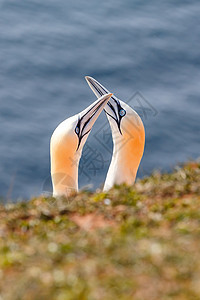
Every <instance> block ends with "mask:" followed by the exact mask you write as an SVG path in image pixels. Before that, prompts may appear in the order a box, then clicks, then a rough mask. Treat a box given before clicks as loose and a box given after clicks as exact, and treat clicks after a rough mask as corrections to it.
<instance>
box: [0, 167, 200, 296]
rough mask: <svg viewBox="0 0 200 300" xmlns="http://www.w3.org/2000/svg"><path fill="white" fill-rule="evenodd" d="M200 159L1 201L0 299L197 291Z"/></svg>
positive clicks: (199, 286)
mask: <svg viewBox="0 0 200 300" xmlns="http://www.w3.org/2000/svg"><path fill="white" fill-rule="evenodd" d="M199 182H200V164H199V163H197V162H189V163H187V164H186V165H184V166H183V167H181V168H176V169H175V171H174V172H173V173H172V174H163V175H162V174H159V173H154V174H152V175H151V176H150V177H148V178H145V179H143V180H140V181H138V182H137V183H136V185H135V187H134V188H132V187H126V186H120V187H115V188H114V189H113V190H112V191H110V192H109V193H106V194H105V193H101V192H97V193H89V192H82V193H80V194H78V195H74V196H73V197H70V198H69V199H61V200H59V201H58V200H57V201H56V200H55V199H53V198H48V199H47V198H42V197H41V198H35V199H32V200H31V201H29V202H24V203H18V204H5V205H2V206H1V207H0V296H1V297H0V298H1V299H12V300H17V299H20V300H23V299H30V300H31V299H40V300H42V299H58V300H65V299H76V300H77V299H95V300H97V299H107V300H109V299H126V300H127V299H135V300H141V299H143V300H146V299H148V300H149V299H151V300H154V299H155V300H157V299H160V300H161V299H166V300H169V299H177V300H186V299H187V300H189V299H191V300H193V299H199V298H200V186H199Z"/></svg>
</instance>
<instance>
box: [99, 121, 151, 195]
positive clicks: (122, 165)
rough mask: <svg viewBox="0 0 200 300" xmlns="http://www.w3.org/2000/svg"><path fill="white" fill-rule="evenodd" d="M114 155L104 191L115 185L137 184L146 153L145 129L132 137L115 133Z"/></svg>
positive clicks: (137, 131) (136, 132)
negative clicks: (139, 169)
mask: <svg viewBox="0 0 200 300" xmlns="http://www.w3.org/2000/svg"><path fill="white" fill-rule="evenodd" d="M112 135H113V155H112V160H111V163H110V167H109V169H108V173H107V176H106V180H105V184H104V191H107V190H109V189H111V188H112V187H113V186H114V185H115V184H117V185H120V184H123V183H125V184H127V185H132V184H134V182H135V178H136V175H137V171H138V167H139V164H140V161H141V158H142V155H143V151H144V139H145V137H144V135H145V134H144V128H143V126H141V128H140V129H139V130H136V131H135V132H134V133H133V135H132V136H130V135H127V134H123V135H121V136H119V134H118V135H116V134H114V133H113V128H112Z"/></svg>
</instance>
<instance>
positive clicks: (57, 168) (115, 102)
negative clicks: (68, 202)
mask: <svg viewBox="0 0 200 300" xmlns="http://www.w3.org/2000/svg"><path fill="white" fill-rule="evenodd" d="M85 78H86V80H87V82H88V84H89V86H90V88H91V89H92V91H93V92H94V94H95V95H96V96H97V98H98V100H96V101H95V102H94V103H93V104H91V105H90V106H89V107H87V108H86V109H85V110H83V111H82V112H80V113H79V114H77V115H75V116H73V117H70V118H68V119H66V120H65V121H63V122H62V123H60V124H59V125H58V127H57V128H56V129H55V131H54V132H53V135H52V137H51V143H50V144H51V145H50V153H51V177H52V184H53V196H54V197H57V196H69V195H70V194H71V193H72V192H74V191H78V166H79V161H80V158H81V154H82V149H83V146H84V144H85V142H86V140H87V138H88V135H89V133H90V131H91V129H92V126H93V125H94V123H95V121H96V120H97V118H98V116H99V115H100V113H101V112H102V110H103V109H104V111H105V112H106V115H107V118H108V121H109V123H110V127H111V131H112V138H113V155H112V160H111V163H110V167H109V170H108V173H107V176H106V181H105V184H104V190H105V191H107V190H109V189H110V188H112V187H113V186H114V185H115V184H117V185H119V184H122V183H125V184H128V185H132V184H133V183H134V181H135V178H136V174H137V170H138V167H139V164H140V161H141V158H142V155H143V151H144V144H145V131H144V126H143V123H142V120H141V119H140V117H139V116H138V114H137V113H136V112H135V111H134V110H133V109H132V108H131V107H130V106H128V105H127V104H126V103H124V102H123V101H121V100H119V99H118V98H116V97H115V96H114V95H113V94H111V93H110V92H109V91H108V90H107V89H106V88H105V87H104V86H103V85H102V84H100V83H99V82H98V81H97V80H95V79H94V78H92V77H89V76H86V77H85Z"/></svg>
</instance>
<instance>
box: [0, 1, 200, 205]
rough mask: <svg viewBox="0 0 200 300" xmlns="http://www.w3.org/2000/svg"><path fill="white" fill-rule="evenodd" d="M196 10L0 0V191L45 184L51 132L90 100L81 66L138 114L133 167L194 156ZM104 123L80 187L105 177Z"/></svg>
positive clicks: (90, 147)
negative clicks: (139, 140) (139, 133)
mask: <svg viewBox="0 0 200 300" xmlns="http://www.w3.org/2000/svg"><path fill="white" fill-rule="evenodd" d="M199 16H200V2H199V0H193V1H191V0H190V1H184V0H177V1H172V0H171V1H162V0H153V1H149V2H148V1H144V0H143V1H141V0H140V1H139V0H138V1H131V0H127V1H125V2H124V1H122V0H115V1H114V0H110V1H101V2H99V1H97V0H94V1H85V2H83V1H80V0H79V1H65V0H57V1H53V0H42V1H39V0H24V1H22V0H17V1H16V0H1V1H0V122H1V131H0V141H1V142H0V195H2V196H3V197H5V198H12V199H18V198H28V197H30V196H33V195H38V194H40V193H41V192H43V191H50V190H51V187H50V178H49V170H50V165H49V140H50V136H51V134H52V132H53V130H54V129H55V127H56V126H57V125H58V123H59V122H60V121H62V120H64V119H66V118H67V117H69V116H71V115H73V114H75V113H78V112H79V111H81V110H82V109H84V108H85V107H87V106H88V105H89V104H90V103H92V102H93V101H94V100H95V97H94V95H93V93H92V92H91V90H90V89H89V87H88V86H87V83H86V82H85V80H84V76H85V75H90V76H93V77H94V78H96V79H97V80H99V81H100V82H102V83H103V84H104V85H105V86H106V87H107V88H109V89H110V91H112V92H114V93H115V94H116V95H117V96H118V97H119V98H120V99H122V100H124V101H129V102H130V105H131V106H132V107H133V108H135V109H136V110H137V111H138V113H139V114H140V115H141V117H142V119H143V121H144V124H145V128H146V148H145V153H144V157H143V160H142V163H141V166H140V170H139V176H145V175H148V174H149V173H150V172H151V171H152V170H153V169H155V168H159V169H161V170H166V171H168V170H169V169H170V168H171V167H173V166H174V165H175V164H176V163H179V162H183V161H185V160H187V159H190V158H194V159H196V158H197V157H198V156H199V150H200V149H199V142H200V136H199V131H200V121H199V119H200V22H199ZM134 95H135V96H134ZM109 132H110V131H109V127H107V120H106V117H105V115H104V114H102V115H101V116H100V118H99V119H98V121H97V123H96V124H95V127H94V129H93V132H92V133H91V135H90V137H89V139H88V143H87V146H86V148H85V150H84V155H83V159H82V161H81V166H80V167H81V168H80V186H84V185H90V184H92V185H93V187H98V186H100V185H101V184H102V183H103V181H104V178H105V175H106V171H107V168H108V166H109V161H110V157H111V151H112V143H111V136H110V133H109ZM105 145H106V147H105Z"/></svg>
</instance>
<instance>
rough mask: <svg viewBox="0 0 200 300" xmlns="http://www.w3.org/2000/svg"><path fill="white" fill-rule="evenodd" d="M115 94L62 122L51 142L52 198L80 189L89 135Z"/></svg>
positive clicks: (108, 95) (104, 96) (107, 95)
mask: <svg viewBox="0 0 200 300" xmlns="http://www.w3.org/2000/svg"><path fill="white" fill-rule="evenodd" d="M111 96H112V94H110V93H109V94H105V95H103V96H102V97H101V98H100V99H98V100H96V101H95V102H94V103H93V104H91V105H90V106H88V107H87V108H86V109H84V110H83V111H82V112H80V113H78V114H76V115H75V116H72V117H70V118H68V119H66V120H64V121H63V122H62V123H60V124H59V125H58V126H57V128H56V129H55V130H54V132H53V134H52V137H51V142H50V154H51V177H52V183H53V195H54V196H58V195H68V194H69V191H71V190H75V191H77V190H78V164H79V160H80V157H81V153H82V149H83V146H84V144H85V142H86V140H87V138H88V136H89V133H90V131H91V129H92V127H93V125H94V123H95V121H96V120H97V118H98V116H99V115H100V113H101V112H102V110H103V108H104V107H105V105H106V104H107V102H108V101H109V99H110V97H111Z"/></svg>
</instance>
